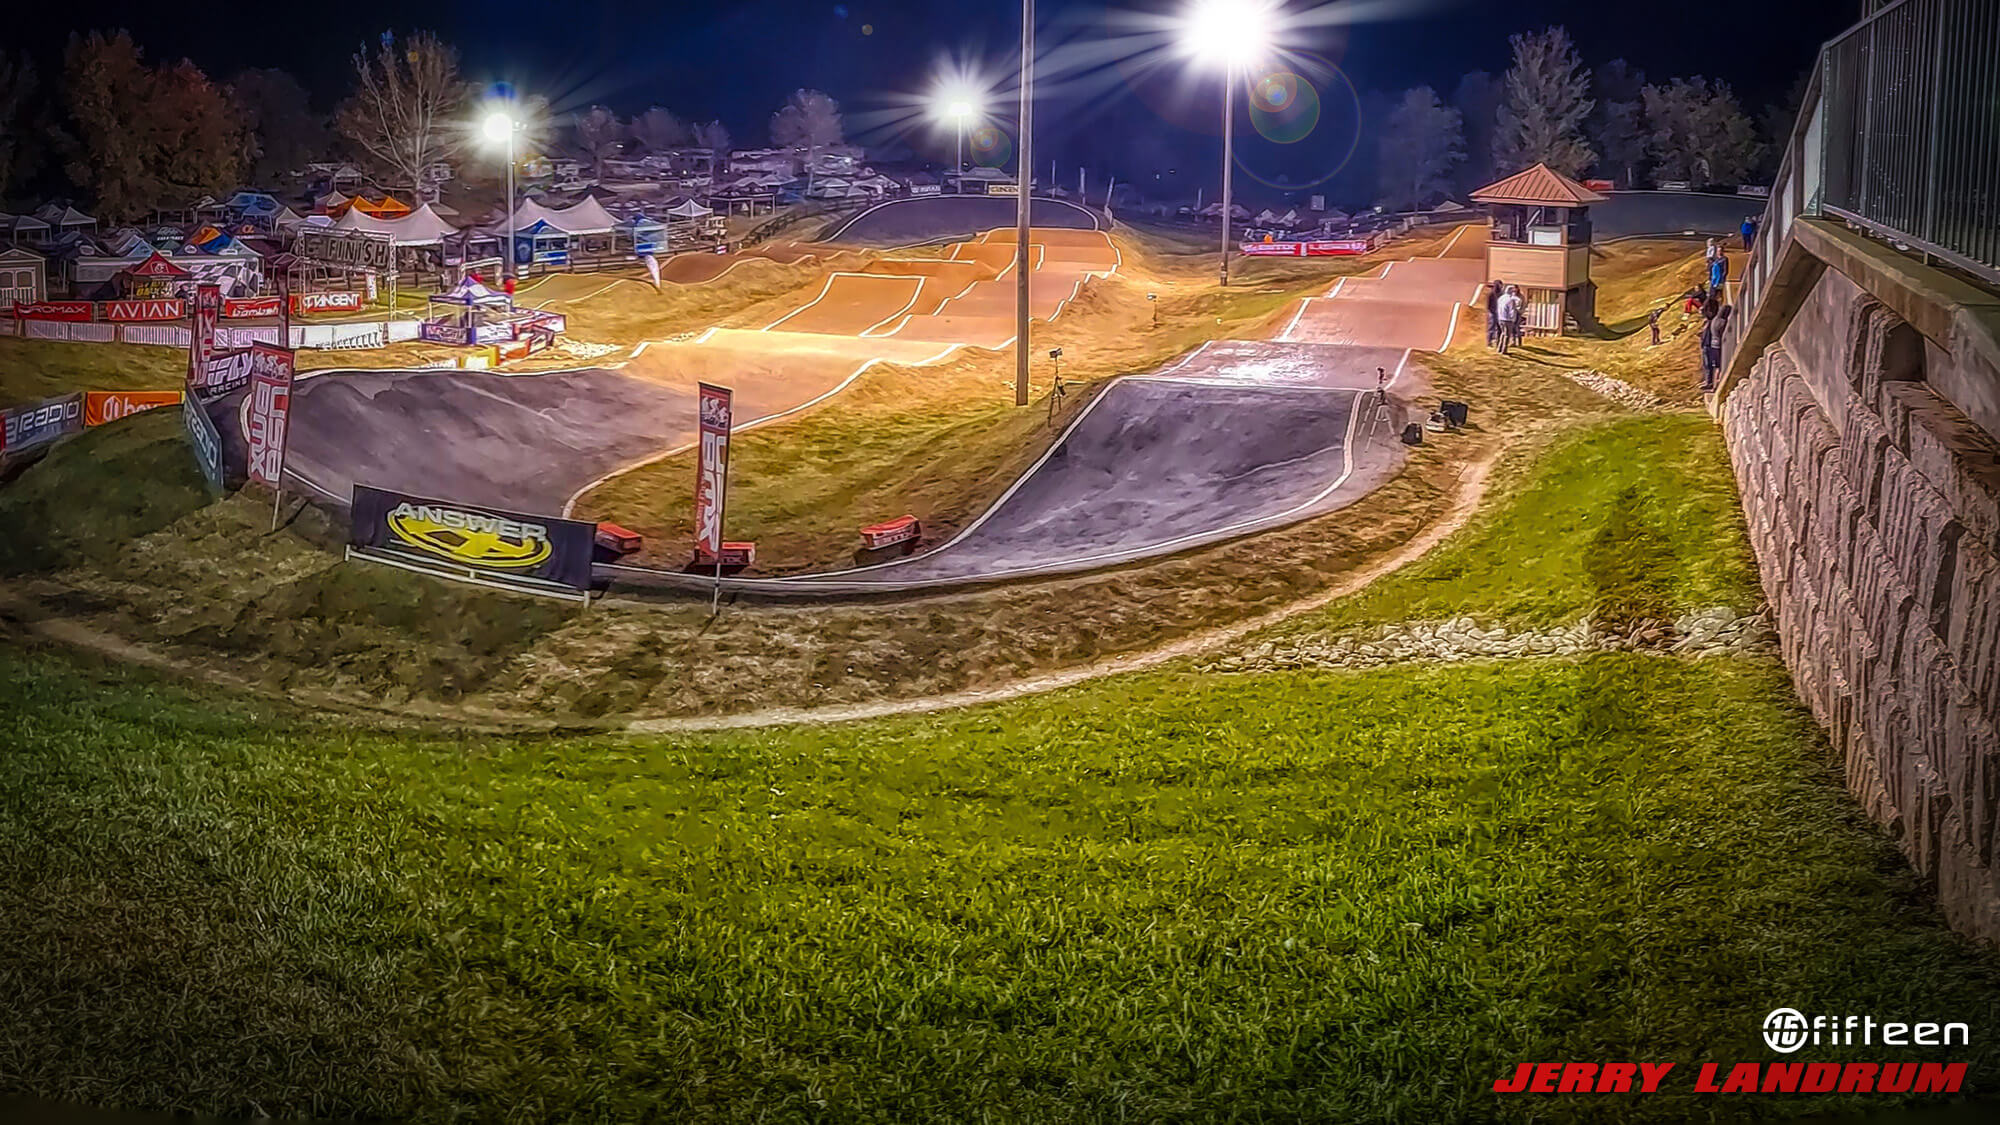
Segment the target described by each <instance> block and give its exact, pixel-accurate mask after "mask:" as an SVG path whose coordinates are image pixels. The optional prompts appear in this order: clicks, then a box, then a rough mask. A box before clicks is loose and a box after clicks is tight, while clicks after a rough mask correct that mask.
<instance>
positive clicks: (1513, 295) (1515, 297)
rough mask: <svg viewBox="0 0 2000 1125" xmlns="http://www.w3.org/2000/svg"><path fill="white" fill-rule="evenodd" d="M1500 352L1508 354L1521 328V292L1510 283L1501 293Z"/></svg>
mask: <svg viewBox="0 0 2000 1125" xmlns="http://www.w3.org/2000/svg"><path fill="white" fill-rule="evenodd" d="M1497 311H1498V312H1499V314H1500V354H1501V355H1506V354H1507V349H1508V348H1509V347H1511V346H1513V342H1514V340H1515V339H1516V337H1517V334H1518V333H1519V332H1520V330H1521V292H1520V290H1518V289H1516V288H1514V287H1513V286H1511V285H1509V286H1508V287H1507V291H1506V292H1505V293H1502V294H1501V295H1500V302H1499V307H1498V310H1497Z"/></svg>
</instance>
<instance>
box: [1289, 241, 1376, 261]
mask: <svg viewBox="0 0 2000 1125" xmlns="http://www.w3.org/2000/svg"><path fill="white" fill-rule="evenodd" d="M1301 245H1303V246H1304V247H1305V248H1306V249H1305V253H1306V256H1307V257H1309V258H1324V257H1331V256H1334V255H1340V254H1366V253H1367V252H1368V251H1369V249H1370V247H1369V244H1368V240H1367V239H1365V238H1344V239H1335V240H1333V241H1330V242H1306V243H1302V244H1301Z"/></svg>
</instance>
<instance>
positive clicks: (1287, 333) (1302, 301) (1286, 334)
mask: <svg viewBox="0 0 2000 1125" xmlns="http://www.w3.org/2000/svg"><path fill="white" fill-rule="evenodd" d="M1312 302H1313V299H1312V298H1311V297H1301V298H1299V311H1297V312H1295V313H1293V314H1292V322H1291V323H1290V324H1287V325H1285V330H1284V331H1283V332H1280V333H1279V334H1278V339H1279V340H1281V341H1287V342H1289V341H1290V340H1291V338H1292V329H1294V328H1297V327H1298V326H1299V318H1300V317H1302V316H1304V315H1306V306H1307V305H1310V304H1312Z"/></svg>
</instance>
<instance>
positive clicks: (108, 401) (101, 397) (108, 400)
mask: <svg viewBox="0 0 2000 1125" xmlns="http://www.w3.org/2000/svg"><path fill="white" fill-rule="evenodd" d="M180 401H181V393H180V392H179V391H91V392H89V393H88V394H86V395H84V396H83V424H84V425H86V426H102V425H103V424H104V423H106V422H116V421H117V420H118V419H120V418H123V417H125V416H126V415H127V414H137V413H139V412H140V411H142V410H151V409H153V408H154V407H156V406H179V405H180Z"/></svg>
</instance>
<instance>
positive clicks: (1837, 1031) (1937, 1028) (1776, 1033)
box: [1764, 1008, 1972, 1055]
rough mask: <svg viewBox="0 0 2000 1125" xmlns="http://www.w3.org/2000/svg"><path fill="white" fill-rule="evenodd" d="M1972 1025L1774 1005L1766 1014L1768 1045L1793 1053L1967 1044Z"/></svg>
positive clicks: (1781, 1051) (1784, 1052)
mask: <svg viewBox="0 0 2000 1125" xmlns="http://www.w3.org/2000/svg"><path fill="white" fill-rule="evenodd" d="M1878 1033H1879V1034H1878ZM1971 1042H1972V1028H1971V1027H1969V1026H1968V1025H1966V1024H1962V1023H1946V1024H1940V1023H1932V1022H1923V1023H1904V1022H1902V1021H1899V1020H1883V1021H1878V1020H1876V1018H1875V1017H1874V1016H1813V1017H1812V1018H1811V1019H1807V1018H1806V1015H1805V1013H1803V1012H1801V1011H1799V1010H1798V1009H1797V1008H1773V1009H1772V1010H1771V1014H1770V1015H1767V1016H1765V1017H1764V1045H1765V1046H1766V1047H1769V1048H1771V1049H1772V1050H1773V1051H1776V1052H1778V1053H1779V1054H1781V1055H1789V1054H1791V1053H1792V1052H1794V1051H1797V1050H1799V1049H1800V1048H1802V1047H1806V1046H1808V1045H1810V1046H1814V1047H1819V1046H1828V1047H1852V1046H1854V1045H1856V1044H1859V1045H1861V1046H1864V1047H1872V1046H1875V1045H1876V1044H1877V1043H1880V1044H1881V1045H1882V1046H1884V1047H1964V1046H1968V1045H1970V1044H1971Z"/></svg>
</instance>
